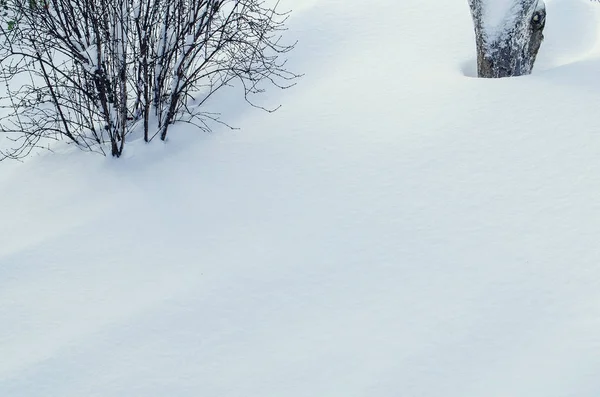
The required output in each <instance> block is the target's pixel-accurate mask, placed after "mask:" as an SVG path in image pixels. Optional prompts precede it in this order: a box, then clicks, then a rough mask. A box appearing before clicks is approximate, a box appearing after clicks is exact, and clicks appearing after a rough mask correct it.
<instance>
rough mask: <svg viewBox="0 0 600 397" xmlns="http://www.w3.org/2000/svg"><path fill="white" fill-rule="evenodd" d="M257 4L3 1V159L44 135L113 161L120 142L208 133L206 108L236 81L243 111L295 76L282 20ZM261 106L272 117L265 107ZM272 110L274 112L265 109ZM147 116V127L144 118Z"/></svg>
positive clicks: (223, 0)
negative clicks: (174, 128) (176, 131)
mask: <svg viewBox="0 0 600 397" xmlns="http://www.w3.org/2000/svg"><path fill="white" fill-rule="evenodd" d="M277 6H278V4H277V2H274V3H267V2H266V1H263V0H4V1H3V2H0V7H1V8H3V10H2V11H1V12H2V15H1V16H0V80H1V81H2V83H4V84H3V85H4V86H5V90H6V92H5V95H4V97H2V98H0V104H2V106H3V107H4V109H5V113H4V115H3V116H2V117H0V133H2V134H4V136H5V137H6V138H7V139H9V140H10V141H12V142H11V145H9V146H10V147H9V148H8V149H5V150H4V152H3V153H1V155H0V158H17V159H18V158H22V157H24V156H26V155H27V154H29V153H30V152H31V151H32V150H33V149H34V148H36V147H41V146H46V145H47V144H48V142H47V141H48V139H54V140H57V139H67V140H68V141H70V142H72V143H74V144H76V145H78V146H79V147H81V148H83V149H86V150H89V151H94V152H99V153H102V154H106V153H107V152H108V148H110V154H111V155H113V156H116V157H119V156H120V155H121V154H122V152H123V147H124V144H125V142H126V140H127V137H128V136H129V135H130V134H131V133H132V132H133V131H134V130H137V131H140V130H141V131H143V138H144V140H145V141H146V142H149V141H151V140H152V139H154V138H155V137H157V136H158V137H159V138H160V139H162V140H165V139H166V138H167V134H168V131H169V126H170V125H172V124H173V123H175V122H177V121H184V122H189V123H192V124H195V125H197V126H198V127H200V128H202V129H206V130H207V129H209V124H210V122H211V121H219V118H218V114H214V113H209V112H206V111H204V109H205V107H204V106H203V105H205V103H206V102H207V101H208V100H209V99H210V98H211V97H212V96H213V94H214V93H215V92H217V91H218V90H219V89H221V88H222V87H225V86H228V85H232V84H234V83H235V81H237V82H238V84H239V85H240V86H241V87H243V90H244V95H245V98H246V100H247V101H249V103H251V104H252V103H253V102H252V100H251V98H252V96H253V95H254V94H259V93H261V92H263V90H264V89H265V87H268V86H273V85H274V86H276V87H278V88H287V87H290V86H291V85H293V83H294V80H295V79H296V78H297V77H299V76H298V75H297V74H294V73H292V72H290V71H288V70H286V67H285V59H283V57H284V55H285V54H286V53H288V52H289V51H291V50H292V49H293V48H294V45H295V44H291V45H289V44H283V43H282V33H283V32H284V30H285V23H286V21H287V18H288V15H289V14H288V13H287V12H279V11H278V10H277ZM265 110H269V109H265ZM271 110H274V109H271ZM152 120H154V122H152Z"/></svg>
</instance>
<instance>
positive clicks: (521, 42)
mask: <svg viewBox="0 0 600 397" xmlns="http://www.w3.org/2000/svg"><path fill="white" fill-rule="evenodd" d="M494 2H502V3H504V5H501V6H499V5H498V4H493V3H494ZM469 6H470V7H471V14H472V16H473V23H474V25H475V38H476V44H477V74H478V76H479V77H487V78H497V77H511V76H521V75H526V74H530V73H531V70H532V69H533V64H534V63H535V58H536V56H537V53H538V51H539V49H540V45H541V44H542V40H543V39H544V35H543V30H544V26H545V24H546V7H545V4H544V1H543V0H469ZM503 7H504V8H503ZM492 8H493V12H496V13H498V9H499V8H500V10H502V11H505V14H503V13H500V17H501V18H500V19H498V15H495V16H490V14H491V13H492ZM502 15H504V16H503V17H502ZM494 18H495V19H496V20H497V22H496V23H498V24H497V25H495V26H492V24H491V23H490V20H493V19H494Z"/></svg>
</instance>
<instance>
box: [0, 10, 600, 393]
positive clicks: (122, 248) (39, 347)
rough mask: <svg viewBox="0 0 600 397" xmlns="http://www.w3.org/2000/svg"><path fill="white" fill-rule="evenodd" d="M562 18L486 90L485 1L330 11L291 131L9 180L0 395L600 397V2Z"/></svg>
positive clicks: (250, 116)
mask: <svg viewBox="0 0 600 397" xmlns="http://www.w3.org/2000/svg"><path fill="white" fill-rule="evenodd" d="M297 1H298V0H287V2H284V3H283V5H284V6H289V7H295V6H296V4H297V3H296V2H297ZM547 7H548V25H547V35H546V37H547V40H546V42H545V43H544V44H543V46H542V49H541V53H540V59H539V63H538V64H537V67H536V69H535V70H534V73H533V75H531V76H527V77H520V78H512V79H501V80H483V79H481V80H480V79H474V78H471V77H469V75H472V71H473V70H474V68H475V66H474V63H475V61H474V54H475V42H474V36H473V33H472V29H473V28H472V23H471V18H470V14H469V9H468V6H467V4H466V2H465V3H464V4H463V2H460V1H458V2H423V1H420V0H403V1H397V0H379V1H378V2H377V5H371V6H367V7H365V3H364V2H362V1H354V0H311V1H310V2H307V3H305V4H303V5H301V6H298V9H299V11H298V12H297V13H296V14H294V17H293V18H292V19H291V21H290V31H289V37H290V38H298V39H299V40H300V44H299V46H298V50H297V51H296V52H295V53H294V54H293V55H292V59H291V64H290V67H292V68H294V70H297V71H301V72H304V73H306V77H305V78H303V80H302V81H301V84H300V85H299V86H298V87H296V88H294V89H292V90H288V91H285V92H271V94H270V96H269V97H267V98H265V103H264V104H265V105H273V104H275V105H276V104H278V103H282V104H283V105H284V107H283V108H282V109H281V110H280V111H278V112H277V113H275V114H271V115H268V114H264V113H261V112H259V111H257V110H255V109H250V108H248V107H245V106H242V105H243V103H242V101H241V100H238V99H235V100H233V101H232V100H231V99H227V98H226V97H222V98H221V99H220V100H221V101H222V102H221V103H220V104H216V105H215V110H218V109H226V110H227V112H226V113H225V114H224V117H225V118H226V119H227V120H228V121H230V122H231V123H233V124H235V125H238V126H241V127H243V129H242V130H239V131H233V132H232V131H228V130H225V129H217V130H216V131H215V132H214V133H213V134H210V135H201V134H199V133H198V132H195V131H192V130H190V129H189V128H188V127H187V126H182V127H180V128H179V130H174V131H173V132H172V134H171V139H170V141H169V142H168V143H167V144H166V145H163V144H161V143H160V142H156V143H153V144H151V145H149V146H146V145H144V144H142V143H138V144H136V143H134V144H131V145H130V146H129V147H126V152H125V154H124V158H122V159H120V160H113V159H111V158H102V157H98V156H92V155H89V154H85V153H80V152H78V151H76V150H72V149H71V148H68V149H57V153H55V154H42V155H40V156H36V157H34V158H31V159H30V160H28V161H27V162H25V163H24V164H18V163H2V164H1V165H0V192H1V193H0V204H1V205H0V236H1V239H0V324H1V326H0V396H10V397H25V396H27V397H30V396H36V397H37V396H40V397H42V396H43V397H48V396H60V397H82V396H86V397H92V396H98V397H124V396H127V397H136V396H139V397H163V396H165V397H166V396H169V397H171V396H177V397H184V396H190V397H192V396H193V397H197V396H203V397H253V396H256V397H266V396H269V397H275V396H277V397H308V396H310V397H314V396H327V397H336V396H339V397H352V396H365V397H374V396H377V397H397V396H419V397H440V396H444V397H481V396H486V397H504V396H511V397H538V396H539V397H567V396H569V397H571V396H577V397H597V396H598V395H600V377H599V376H598V374H600V244H599V243H598V242H599V241H600V129H599V128H600V127H599V125H600V124H599V120H598V104H599V103H600V90H599V89H598V87H599V84H598V83H599V79H600V73H598V71H600V58H599V54H600V52H599V51H598V48H597V45H596V44H597V39H598V35H599V33H598V28H597V26H598V24H597V19H596V17H597V14H598V12H599V11H600V5H596V4H590V3H588V2H586V1H585V0H582V1H576V0H552V1H550V0H549V1H548V2H547ZM424 25H425V26H426V27H427V28H426V29H423V26H424ZM580 34H582V35H583V37H580V36H578V35H580ZM465 74H466V75H467V76H465Z"/></svg>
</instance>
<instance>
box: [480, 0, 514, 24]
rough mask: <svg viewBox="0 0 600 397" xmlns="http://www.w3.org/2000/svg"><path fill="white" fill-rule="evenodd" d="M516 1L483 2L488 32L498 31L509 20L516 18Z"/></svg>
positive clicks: (495, 0)
mask: <svg viewBox="0 0 600 397" xmlns="http://www.w3.org/2000/svg"><path fill="white" fill-rule="evenodd" d="M515 3H516V1H515V0H487V1H484V2H483V25H484V26H485V28H486V31H488V32H490V31H497V30H500V29H501V27H502V26H504V25H505V23H506V22H507V20H512V19H513V18H514V17H515V12H516V11H518V9H517V8H516V7H515Z"/></svg>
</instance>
